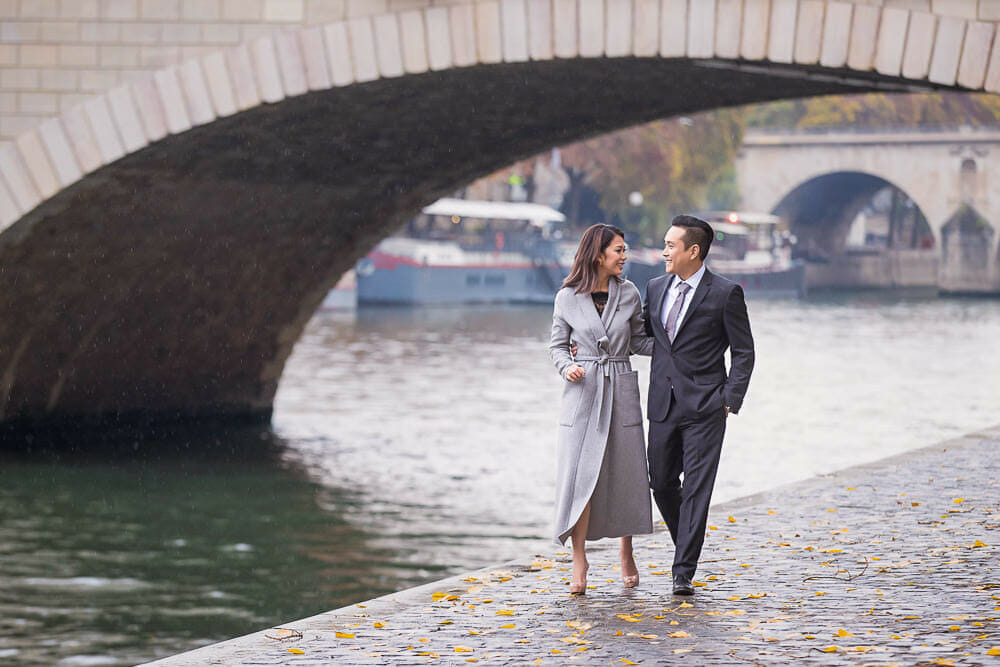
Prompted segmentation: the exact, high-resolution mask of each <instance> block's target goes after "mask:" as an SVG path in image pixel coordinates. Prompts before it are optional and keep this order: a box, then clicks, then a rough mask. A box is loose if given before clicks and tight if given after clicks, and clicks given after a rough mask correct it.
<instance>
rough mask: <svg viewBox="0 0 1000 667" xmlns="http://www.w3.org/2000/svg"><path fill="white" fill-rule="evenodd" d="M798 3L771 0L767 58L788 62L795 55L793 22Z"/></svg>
mask: <svg viewBox="0 0 1000 667" xmlns="http://www.w3.org/2000/svg"><path fill="white" fill-rule="evenodd" d="M798 8H799V3H798V2H797V1H796V0H771V30H770V33H769V37H768V42H767V58H768V60H772V61H774V62H776V63H790V62H792V58H793V56H794V55H795V22H796V16H797V14H798Z"/></svg>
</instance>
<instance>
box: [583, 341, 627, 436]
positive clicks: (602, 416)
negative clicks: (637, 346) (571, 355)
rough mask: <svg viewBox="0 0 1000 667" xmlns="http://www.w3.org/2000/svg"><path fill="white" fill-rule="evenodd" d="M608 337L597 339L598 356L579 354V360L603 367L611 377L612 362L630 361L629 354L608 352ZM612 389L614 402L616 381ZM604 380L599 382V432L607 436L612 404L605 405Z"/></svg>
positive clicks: (597, 426) (612, 400)
mask: <svg viewBox="0 0 1000 667" xmlns="http://www.w3.org/2000/svg"><path fill="white" fill-rule="evenodd" d="M608 345H609V341H608V337H607V336H603V337H602V338H601V339H600V340H598V341H597V349H598V351H599V352H600V354H599V355H598V356H578V357H577V358H576V360H577V361H582V362H590V363H595V364H597V365H598V366H600V367H601V370H603V371H604V377H606V378H607V377H611V362H613V361H619V362H628V360H629V358H628V355H612V354H610V353H609V352H608ZM610 391H611V396H610V398H611V402H614V391H615V387H614V383H612V385H611V387H610ZM604 398H605V396H604V381H603V380H601V381H599V382H598V383H597V425H596V428H597V432H598V433H602V434H604V435H605V436H606V435H607V434H608V432H609V431H610V430H611V406H610V405H608V406H605V405H604Z"/></svg>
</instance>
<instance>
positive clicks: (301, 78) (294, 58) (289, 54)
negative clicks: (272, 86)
mask: <svg viewBox="0 0 1000 667" xmlns="http://www.w3.org/2000/svg"><path fill="white" fill-rule="evenodd" d="M298 33H299V31H298V30H295V31H292V30H279V31H278V32H276V33H274V48H275V51H276V53H277V56H278V67H279V71H280V72H281V81H282V83H283V84H284V90H285V95H288V96H295V95H302V94H303V93H305V92H307V91H308V90H309V83H308V82H307V81H306V68H305V65H304V64H303V62H302V50H301V47H300V46H299V34H298Z"/></svg>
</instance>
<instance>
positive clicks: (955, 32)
mask: <svg viewBox="0 0 1000 667" xmlns="http://www.w3.org/2000/svg"><path fill="white" fill-rule="evenodd" d="M967 24H968V22H967V21H965V20H964V19H960V18H952V17H949V16H944V17H941V19H939V21H938V29H937V36H936V38H935V40H934V55H933V56H932V57H931V66H930V72H929V73H928V75H927V78H928V80H930V81H931V82H932V83H940V84H942V85H945V86H951V85H954V84H955V79H956V77H957V76H958V63H959V60H960V59H961V57H962V42H963V40H964V39H965V28H966V25H967Z"/></svg>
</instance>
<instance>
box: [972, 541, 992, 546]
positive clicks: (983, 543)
mask: <svg viewBox="0 0 1000 667" xmlns="http://www.w3.org/2000/svg"><path fill="white" fill-rule="evenodd" d="M972 546H973V547H986V546H989V545H988V544H986V543H985V542H980V541H979V540H976V541H975V542H973V543H972Z"/></svg>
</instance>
